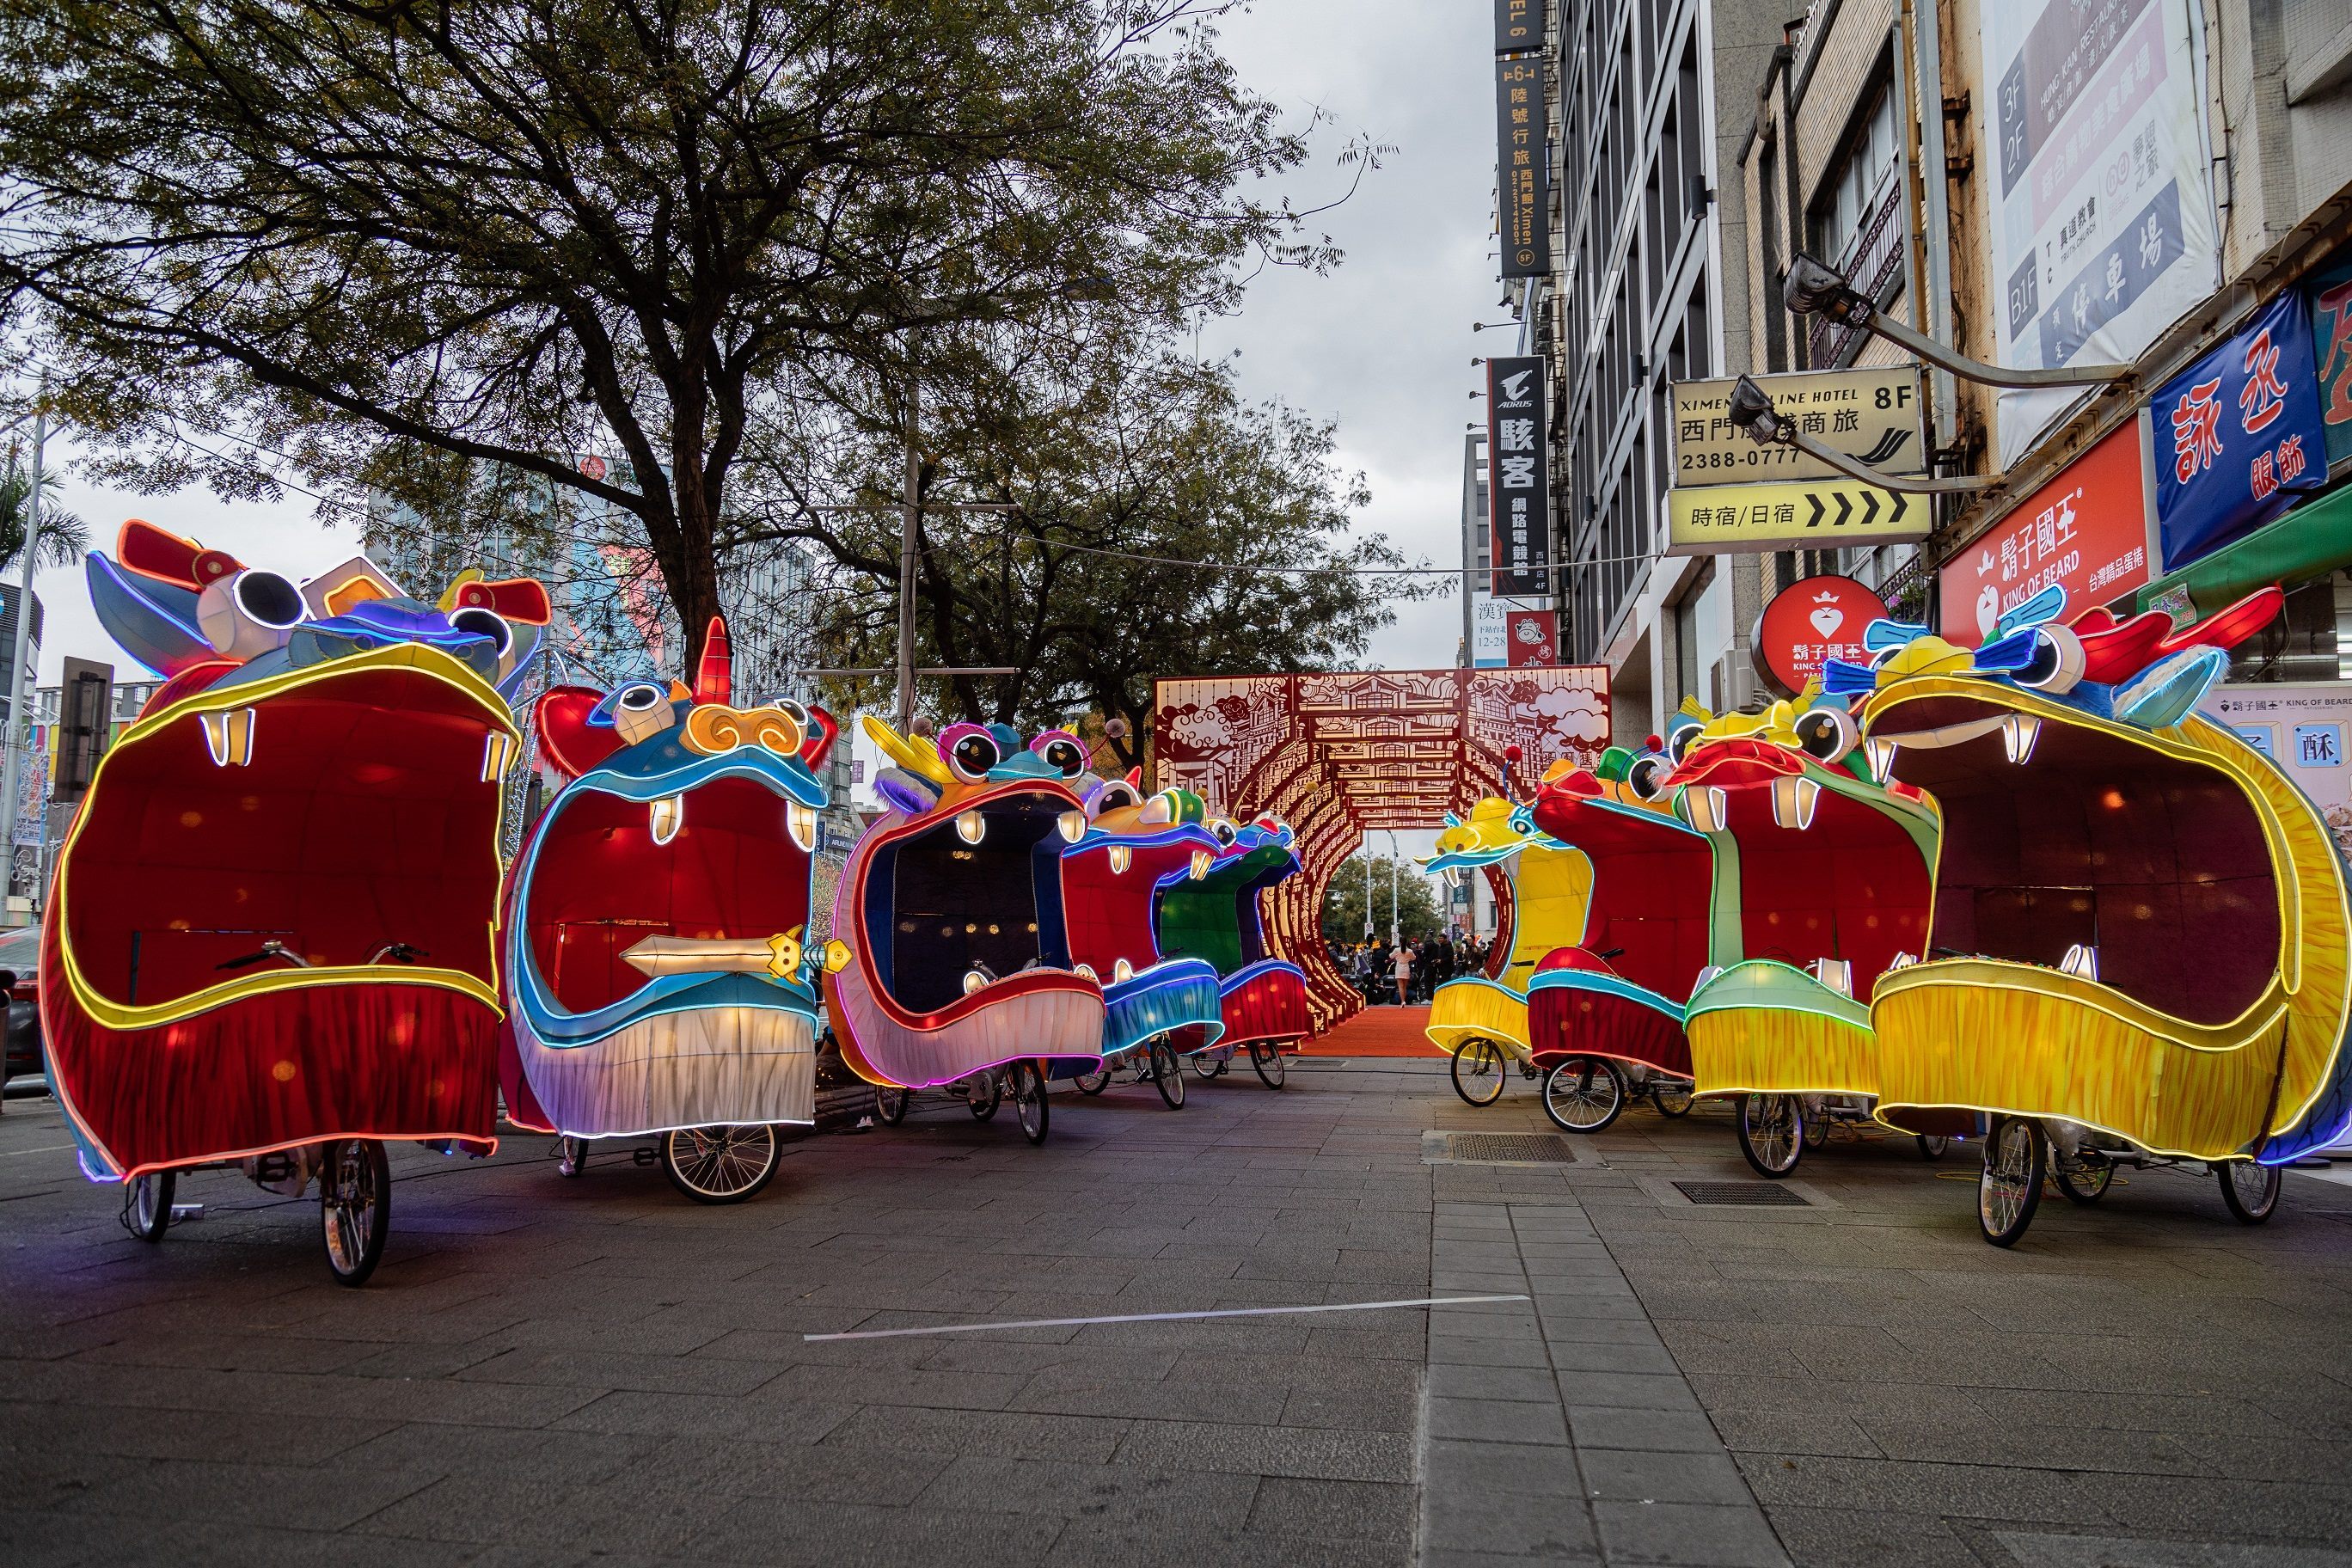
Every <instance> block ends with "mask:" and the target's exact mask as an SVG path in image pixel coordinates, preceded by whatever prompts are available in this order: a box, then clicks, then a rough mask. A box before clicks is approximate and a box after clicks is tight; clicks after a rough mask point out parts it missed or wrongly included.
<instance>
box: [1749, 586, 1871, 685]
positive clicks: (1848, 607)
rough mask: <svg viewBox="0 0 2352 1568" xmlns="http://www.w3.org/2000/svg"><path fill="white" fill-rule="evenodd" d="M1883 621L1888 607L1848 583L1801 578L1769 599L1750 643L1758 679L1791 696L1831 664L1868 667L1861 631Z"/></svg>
mask: <svg viewBox="0 0 2352 1568" xmlns="http://www.w3.org/2000/svg"><path fill="white" fill-rule="evenodd" d="M1885 618H1886V601H1885V600H1884V599H1882V598H1880V597H1879V596H1878V595H1876V594H1874V593H1873V592H1872V591H1871V590H1869V589H1868V588H1865V587H1864V586H1863V585H1862V584H1859V583H1857V582H1855V581H1854V580H1853V578H1851V577H1839V576H1834V575H1826V574H1825V575H1822V576H1819V577H1800V578H1798V579H1797V580H1796V581H1795V582H1794V583H1791V584H1789V585H1788V586H1787V587H1785V588H1783V589H1781V590H1780V592H1779V593H1778V594H1775V595H1772V602H1771V603H1770V604H1769V605H1765V606H1764V614H1763V615H1762V616H1759V617H1758V619H1757V622H1756V630H1755V632H1754V634H1753V635H1751V636H1750V637H1748V647H1749V648H1751V649H1752V650H1753V652H1754V656H1755V660H1756V668H1757V670H1758V672H1759V673H1760V674H1762V675H1763V676H1765V677H1766V678H1767V679H1770V680H1771V681H1772V682H1773V683H1774V684H1776V685H1778V686H1779V687H1780V689H1781V691H1782V692H1784V693H1786V694H1787V695H1789V696H1791V697H1793V696H1795V695H1796V694H1797V693H1798V692H1800V691H1802V690H1803V689H1805V682H1807V681H1808V680H1811V679H1813V677H1815V676H1817V675H1819V674H1821V672H1822V666H1823V665H1826V664H1827V663H1828V662H1829V661H1830V660H1832V659H1833V658H1842V659H1844V660H1846V661H1847V662H1848V663H1851V664H1867V663H1869V662H1870V655H1869V653H1868V652H1867V650H1866V649H1864V647H1863V641H1862V633H1863V628H1864V627H1865V626H1869V625H1870V623H1871V622H1873V621H1876V620H1884V619H1885Z"/></svg>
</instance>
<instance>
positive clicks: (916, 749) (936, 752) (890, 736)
mask: <svg viewBox="0 0 2352 1568" xmlns="http://www.w3.org/2000/svg"><path fill="white" fill-rule="evenodd" d="M858 722H859V723H860V724H861V725H863V726H864V728H865V730H866V738H867V739H868V740H870V741H872V742H874V743H875V744H876V745H877V746H879V747H881V748H882V750H883V751H884V752H885V753H887V755H888V756H889V758H890V760H891V761H892V762H894V763H898V765H899V766H900V767H902V768H904V769H906V770H907V771H908V773H913V774H915V775H916V776H918V777H919V778H926V779H929V781H930V782H931V783H933V784H937V785H939V786H940V788H941V789H945V788H946V787H947V786H948V785H950V784H953V783H954V782H955V775H954V774H953V773H949V772H948V765H947V764H946V763H943V762H941V761H940V749H939V748H938V747H937V746H934V745H932V744H930V743H929V742H927V741H921V740H913V741H910V740H908V739H907V738H906V737H905V736H903V735H901V734H899V733H898V731H896V730H893V729H892V728H890V726H889V725H887V724H886V723H884V722H883V721H881V720H879V719H877V718H876V717H875V716H874V715H873V714H871V713H868V714H866V715H864V716H863V717H862V718H860V719H859V721H858Z"/></svg>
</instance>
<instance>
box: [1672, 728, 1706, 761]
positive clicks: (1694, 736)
mask: <svg viewBox="0 0 2352 1568" xmlns="http://www.w3.org/2000/svg"><path fill="white" fill-rule="evenodd" d="M1698 731H1699V727H1698V726H1697V725H1696V724H1687V725H1685V726H1684V727H1683V728H1682V729H1680V730H1677V731H1675V732H1674V733H1673V734H1671V735H1669V736H1667V737H1666V755H1667V756H1669V757H1671V758H1673V759H1674V760H1675V762H1678V763H1679V762H1681V761H1682V760H1683V759H1684V758H1685V757H1686V756H1688V755H1690V749H1691V748H1692V747H1693V746H1695V745H1696V744H1698Z"/></svg>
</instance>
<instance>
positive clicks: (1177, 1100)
mask: <svg viewBox="0 0 2352 1568" xmlns="http://www.w3.org/2000/svg"><path fill="white" fill-rule="evenodd" d="M1149 1054H1150V1063H1151V1082H1152V1084H1153V1086H1154V1087H1155V1088H1157V1089H1159V1090H1160V1099H1161V1100H1165V1101H1166V1102H1167V1104H1168V1109H1169V1110H1183V1109H1184V1064H1183V1063H1182V1062H1180V1061H1178V1060H1177V1059H1176V1047H1173V1046H1171V1045H1170V1044H1169V1043H1168V1042H1167V1040H1166V1039H1164V1038H1162V1039H1157V1040H1154V1041H1152V1042H1151V1049H1150V1053H1149Z"/></svg>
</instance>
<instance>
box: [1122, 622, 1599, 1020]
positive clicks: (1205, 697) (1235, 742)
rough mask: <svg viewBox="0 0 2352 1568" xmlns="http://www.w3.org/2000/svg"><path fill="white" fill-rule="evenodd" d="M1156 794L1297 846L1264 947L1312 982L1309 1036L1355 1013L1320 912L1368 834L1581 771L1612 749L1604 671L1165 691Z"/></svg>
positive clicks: (1157, 715)
mask: <svg viewBox="0 0 2352 1568" xmlns="http://www.w3.org/2000/svg"><path fill="white" fill-rule="evenodd" d="M1152 730H1153V734H1152V750H1153V758H1154V768H1155V772H1156V775H1157V776H1156V778H1155V781H1154V782H1155V784H1158V785H1159V786H1161V787H1166V786H1171V785H1173V786H1180V787H1181V788H1184V789H1189V790H1192V791H1194V792H1195V793H1197V794H1199V795H1202V797H1203V798H1204V799H1206V800H1207V801H1208V802H1209V803H1210V805H1212V806H1213V808H1215V809H1217V810H1220V811H1223V812H1225V813H1227V814H1228V815H1230V816H1255V815H1256V814H1258V813H1260V812H1266V811H1270V812H1273V813H1275V814H1276V816H1280V817H1281V818H1282V819H1283V820H1284V821H1285V822H1287V823H1289V824H1290V826H1291V827H1292V829H1293V831H1295V832H1296V833H1297V837H1298V860H1299V873H1300V874H1299V875H1297V876H1296V877H1293V878H1292V879H1290V880H1288V881H1286V882H1285V883H1283V884H1281V885H1280V886H1279V887H1277V888H1276V889H1274V893H1273V896H1272V897H1271V898H1269V899H1268V900H1267V901H1266V910H1265V932H1266V945H1267V948H1268V949H1269V951H1270V952H1274V953H1275V954H1276V955H1278V956H1280V957H1283V958H1286V959H1288V960H1290V962H1292V963H1296V964H1297V965H1298V966H1299V967H1300V968H1301V969H1303V970H1305V971H1306V972H1307V994H1308V1002H1309V1005H1310V1007H1311V1009H1312V1012H1313V1016H1314V1020H1315V1027H1316V1029H1317V1031H1318V1033H1319V1032H1321V1031H1323V1030H1326V1029H1328V1028H1330V1027H1331V1026H1333V1025H1335V1024H1338V1023H1339V1021H1340V1020H1342V1019H1344V1018H1346V1017H1348V1016H1349V1015H1350V1014H1352V1013H1354V1012H1356V1011H1357V1010H1358V1009H1360V1007H1362V1005H1363V998H1362V997H1360V995H1358V994H1357V993H1356V991H1355V988H1354V987H1353V986H1351V985H1349V984H1348V983H1347V982H1346V981H1345V980H1344V979H1342V978H1341V977H1340V975H1339V971H1338V970H1336V969H1335V968H1333V967H1332V965H1331V963H1330V960H1329V958H1328V955H1327V954H1326V953H1325V952H1324V949H1323V935H1322V910H1323V899H1324V895H1325V893H1326V891H1327V890H1328V889H1329V887H1330V885H1331V879H1332V878H1333V877H1334V876H1335V875H1337V874H1338V872H1339V867H1340V866H1341V864H1342V863H1344V862H1345V861H1346V859H1347V858H1348V857H1349V855H1350V854H1351V853H1353V852H1354V850H1355V848H1356V847H1357V846H1358V845H1359V844H1360V843H1362V842H1363V841H1364V838H1365V836H1366V834H1367V833H1369V832H1370V831H1371V830H1373V829H1377V828H1389V827H1393V828H1430V827H1434V826H1437V825H1438V824H1439V823H1440V822H1441V821H1442V820H1443V818H1444V814H1445V813H1446V812H1448V811H1454V812H1466V811H1467V810H1468V809H1469V807H1470V806H1471V805H1473V804H1474V803H1475V802H1476V801H1477V800H1479V799H1480V798H1481V797H1483V796H1486V795H1494V794H1496V793H1498V792H1500V791H1501V789H1502V788H1503V775H1504V752H1505V749H1506V748H1507V747H1511V746H1517V748H1518V749H1519V755H1520V757H1521V759H1522V762H1521V763H1520V767H1521V768H1522V769H1523V770H1524V771H1523V772H1522V773H1521V775H1520V780H1519V782H1520V786H1521V787H1522V788H1524V787H1526V784H1525V781H1526V780H1527V779H1529V778H1532V777H1535V776H1536V775H1538V774H1539V773H1541V772H1542V771H1543V769H1544V768H1545V767H1546V766H1548V765H1549V763H1551V762H1552V761H1553V760H1555V759H1557V758H1559V757H1573V758H1575V759H1576V760H1578V761H1579V762H1580V763H1587V764H1590V763H1592V762H1594V761H1596V760H1597V759H1598V758H1599V757H1600V755H1601V751H1602V749H1603V748H1605V747H1606V746H1607V745H1608V743H1609V671H1608V668H1607V667H1606V666H1602V665H1560V666H1547V667H1543V668H1528V669H1409V670H1364V671H1360V672H1354V671H1351V672H1336V673H1331V674H1318V675H1253V676H1237V677H1233V678H1229V679H1213V680H1162V681H1160V682H1157V683H1156V687H1155V689H1154V692H1153V720H1152Z"/></svg>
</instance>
